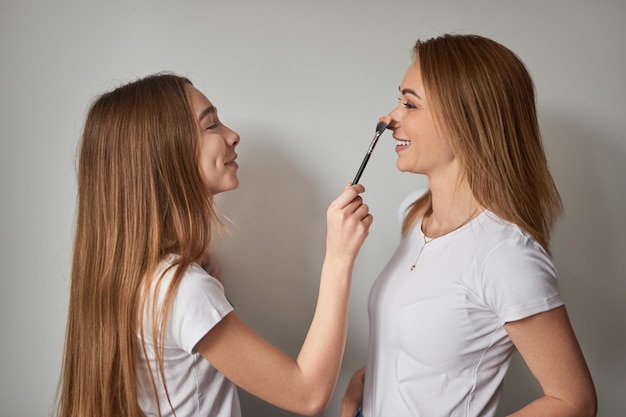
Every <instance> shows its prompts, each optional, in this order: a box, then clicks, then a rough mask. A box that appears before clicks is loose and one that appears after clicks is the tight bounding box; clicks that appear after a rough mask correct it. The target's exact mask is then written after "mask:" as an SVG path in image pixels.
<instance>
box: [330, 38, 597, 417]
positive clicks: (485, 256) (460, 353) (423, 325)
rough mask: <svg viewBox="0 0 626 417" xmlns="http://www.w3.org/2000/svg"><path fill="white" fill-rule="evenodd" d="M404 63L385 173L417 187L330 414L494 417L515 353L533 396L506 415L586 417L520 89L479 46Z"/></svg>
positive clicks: (530, 103) (586, 384)
mask: <svg viewBox="0 0 626 417" xmlns="http://www.w3.org/2000/svg"><path fill="white" fill-rule="evenodd" d="M413 53H414V56H413V58H414V59H413V62H412V63H411V65H410V66H409V68H408V70H407V72H406V74H405V76H404V79H403V80H402V82H401V84H400V87H399V90H400V99H399V100H400V102H399V104H398V106H397V107H396V108H395V109H393V111H392V112H391V113H390V114H389V115H387V116H385V117H382V118H381V120H383V121H385V122H387V123H388V125H389V129H390V130H391V131H392V132H393V138H394V140H395V144H396V153H397V168H398V169H399V170H400V171H402V172H409V173H414V174H421V175H425V176H426V177H427V178H428V188H427V189H426V190H422V191H421V192H418V193H416V194H414V195H411V196H409V197H408V198H407V200H406V202H405V204H404V205H403V206H402V210H401V214H402V217H403V219H404V220H403V226H402V240H401V242H400V244H399V246H398V248H397V250H396V252H395V254H394V255H393V256H392V258H391V260H390V261H389V263H388V264H387V266H386V267H385V268H384V269H383V271H382V272H381V274H380V276H379V277H378V279H377V280H376V281H375V283H374V285H373V287H372V289H371V293H370V299H369V316H370V334H369V338H370V339H369V351H368V359H367V365H366V367H365V368H363V369H361V370H359V371H357V372H356V373H355V375H354V376H353V378H352V380H351V382H350V384H349V386H348V389H347V391H346V395H345V397H344V400H343V404H342V414H341V415H342V416H352V415H353V414H354V413H355V410H358V411H357V413H358V414H360V415H363V416H365V417H382V416H394V417H417V416H428V417H444V416H445V417H461V416H462V417H491V416H494V415H495V412H496V410H497V406H498V401H499V398H500V392H501V388H502V381H503V378H504V375H505V373H506V371H507V368H508V365H509V362H510V359H511V354H512V353H513V350H514V349H517V350H518V351H519V352H520V354H521V356H522V357H523V358H524V360H525V361H526V364H527V365H528V367H529V368H530V370H531V371H532V373H533V375H534V376H535V377H536V379H537V380H538V382H539V383H540V384H541V387H542V388H543V392H544V395H543V396H542V397H541V398H538V399H536V400H535V401H533V402H531V403H530V404H528V405H526V406H525V407H523V408H522V409H520V410H519V411H517V412H516V413H514V414H513V415H514V416H516V417H523V416H531V417H539V416H552V417H556V416H560V417H565V416H581V417H582V416H594V415H595V413H596V395H595V390H594V387H593V383H592V379H591V376H590V374H589V371H588V369H587V365H586V363H585V360H584V358H583V354H582V353H581V349H580V347H579V345H578V342H577V340H576V337H575V335H574V332H573V330H572V327H571V325H570V322H569V319H568V316H567V312H566V309H565V306H564V304H563V300H562V298H561V295H560V293H559V290H558V286H557V273H556V270H555V268H554V265H553V263H552V261H551V259H550V257H549V254H550V250H549V241H550V234H551V232H552V229H553V225H554V222H555V220H556V218H557V216H558V215H559V214H560V212H561V201H560V197H559V194H558V191H557V189H556V187H555V184H554V182H553V180H552V177H551V175H550V172H549V170H548V165H547V163H546V158H545V155H544V151H543V148H542V144H541V138H540V134H539V128H538V123H537V116H536V110H535V102H534V100H535V99H534V87H533V83H532V81H531V78H530V76H529V74H528V72H527V71H526V69H525V67H524V64H523V63H522V62H521V60H520V59H519V58H518V57H517V56H516V55H515V54H514V53H512V52H511V51H510V50H509V49H507V48H506V47H504V46H502V45H500V44H498V43H497V42H494V41H492V40H490V39H486V38H484V37H480V36H475V35H444V36H441V37H438V38H434V39H430V40H426V41H418V42H417V43H416V45H415V47H414V50H413ZM360 407H362V410H361V409H360Z"/></svg>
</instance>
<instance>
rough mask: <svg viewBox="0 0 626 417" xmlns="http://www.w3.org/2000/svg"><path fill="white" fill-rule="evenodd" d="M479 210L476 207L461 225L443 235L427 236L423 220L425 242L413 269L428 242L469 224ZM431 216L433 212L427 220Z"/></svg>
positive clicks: (413, 266)
mask: <svg viewBox="0 0 626 417" xmlns="http://www.w3.org/2000/svg"><path fill="white" fill-rule="evenodd" d="M477 211H478V207H476V208H475V209H474V211H472V213H471V214H470V215H469V216H468V217H467V219H465V220H464V221H463V223H461V224H460V225H458V226H457V227H455V228H454V229H452V230H450V231H449V232H446V233H444V234H441V235H439V236H435V237H428V236H426V224H425V223H424V222H422V225H423V226H422V236H423V237H424V244H423V245H422V247H421V248H420V251H419V252H418V253H417V257H416V258H415V262H413V265H411V271H413V270H414V269H415V266H416V265H417V261H419V259H420V256H422V252H423V251H424V248H425V247H426V245H427V244H429V243H430V242H432V241H433V240H435V239H438V238H440V237H441V236H445V235H448V234H450V233H452V232H454V231H455V230H458V229H460V228H461V227H463V226H465V225H466V224H467V222H469V221H470V219H471V218H472V217H473V216H474V214H476V212H477ZM431 217H432V213H431V214H430V215H429V216H428V219H427V220H428V221H430V219H431Z"/></svg>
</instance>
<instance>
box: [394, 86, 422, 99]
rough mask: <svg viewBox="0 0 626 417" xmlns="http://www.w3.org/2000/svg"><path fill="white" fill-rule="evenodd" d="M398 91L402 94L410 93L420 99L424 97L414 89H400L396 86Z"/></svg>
mask: <svg viewBox="0 0 626 417" xmlns="http://www.w3.org/2000/svg"><path fill="white" fill-rule="evenodd" d="M398 91H400V94H402V95H404V94H411V95H414V96H415V97H417V98H419V99H420V100H424V98H423V97H422V96H420V95H419V94H417V92H416V91H415V90H412V89H410V88H403V89H400V87H398Z"/></svg>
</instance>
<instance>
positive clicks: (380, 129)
mask: <svg viewBox="0 0 626 417" xmlns="http://www.w3.org/2000/svg"><path fill="white" fill-rule="evenodd" d="M386 128H387V123H385V122H378V124H377V125H376V134H375V135H374V139H372V143H370V147H369V149H368V150H367V153H366V154H365V158H363V162H361V166H360V167H359V170H358V171H357V173H356V177H354V180H353V181H352V184H357V183H358V182H359V179H360V178H361V174H363V170H364V169H365V165H367V161H369V159H370V155H371V154H372V152H373V151H374V147H375V146H376V143H377V142H378V138H379V137H380V135H382V134H383V132H384V131H385V129H386Z"/></svg>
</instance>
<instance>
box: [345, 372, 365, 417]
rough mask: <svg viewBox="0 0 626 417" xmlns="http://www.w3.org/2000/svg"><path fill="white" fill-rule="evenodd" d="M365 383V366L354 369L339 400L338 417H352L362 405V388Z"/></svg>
mask: <svg viewBox="0 0 626 417" xmlns="http://www.w3.org/2000/svg"><path fill="white" fill-rule="evenodd" d="M364 385H365V368H361V369H359V370H358V371H356V372H355V373H354V374H353V375H352V378H350V382H349V383H348V388H346V393H345V394H344V396H343V400H342V401H341V410H340V412H339V416H340V417H353V416H354V413H355V412H356V410H357V409H358V408H359V407H360V406H362V405H363V389H364Z"/></svg>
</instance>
